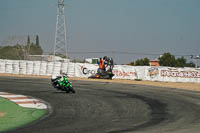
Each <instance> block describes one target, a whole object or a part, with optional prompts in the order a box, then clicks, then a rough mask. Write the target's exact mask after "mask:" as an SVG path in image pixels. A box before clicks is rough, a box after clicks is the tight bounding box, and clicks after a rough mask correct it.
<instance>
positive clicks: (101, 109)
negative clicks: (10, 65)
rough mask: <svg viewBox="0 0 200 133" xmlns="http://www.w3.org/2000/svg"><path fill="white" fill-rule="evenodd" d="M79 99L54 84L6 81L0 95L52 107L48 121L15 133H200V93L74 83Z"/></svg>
mask: <svg viewBox="0 0 200 133" xmlns="http://www.w3.org/2000/svg"><path fill="white" fill-rule="evenodd" d="M72 82H73V86H74V88H75V90H76V92H77V93H76V94H65V93H63V92H58V91H56V90H55V89H53V88H52V87H51V85H50V82H49V79H36V78H34V79H31V78H14V77H0V91H1V92H2V91H3V92H10V93H16V94H23V95H29V96H33V97H35V98H39V99H43V100H45V101H46V102H48V103H50V105H51V107H52V109H51V110H50V113H49V115H48V116H47V117H45V118H44V119H42V120H40V121H37V122H34V123H32V124H30V125H27V126H25V127H23V128H19V129H16V130H15V131H10V132H15V133H199V132H200V92H192V91H185V90H177V89H172V88H160V87H150V86H144V85H126V84H117V83H103V82H89V81H72Z"/></svg>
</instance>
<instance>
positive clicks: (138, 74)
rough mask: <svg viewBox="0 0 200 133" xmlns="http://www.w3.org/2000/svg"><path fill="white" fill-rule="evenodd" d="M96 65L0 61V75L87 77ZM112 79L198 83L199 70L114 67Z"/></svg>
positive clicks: (95, 69) (95, 70)
mask: <svg viewBox="0 0 200 133" xmlns="http://www.w3.org/2000/svg"><path fill="white" fill-rule="evenodd" d="M97 69H98V65H97V64H87V63H71V62H70V63H69V62H44V61H24V60H20V61H19V60H2V59H0V73H9V74H24V75H25V74H28V75H54V74H60V72H61V71H62V72H64V73H68V75H69V76H70V77H85V78H87V77H89V76H91V75H93V74H95V73H96V72H97ZM113 73H114V74H115V76H114V77H113V78H114V79H130V80H134V79H141V80H149V81H164V82H196V83H200V69H196V68H174V67H149V66H127V65H115V67H114V69H113Z"/></svg>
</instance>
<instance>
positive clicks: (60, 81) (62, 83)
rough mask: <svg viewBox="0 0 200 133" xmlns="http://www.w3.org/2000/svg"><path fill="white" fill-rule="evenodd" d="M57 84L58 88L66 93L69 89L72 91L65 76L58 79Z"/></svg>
mask: <svg viewBox="0 0 200 133" xmlns="http://www.w3.org/2000/svg"><path fill="white" fill-rule="evenodd" d="M58 84H59V85H60V86H62V87H63V88H64V90H65V91H66V92H67V93H69V92H70V89H73V88H72V84H71V83H70V82H69V80H68V78H67V77H66V76H63V77H60V78H59V79H58ZM73 93H74V92H73Z"/></svg>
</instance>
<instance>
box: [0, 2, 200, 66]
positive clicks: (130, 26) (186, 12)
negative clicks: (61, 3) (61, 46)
mask: <svg viewBox="0 0 200 133" xmlns="http://www.w3.org/2000/svg"><path fill="white" fill-rule="evenodd" d="M0 2H1V3H0V45H9V44H11V42H12V40H20V39H21V40H22V38H25V39H24V40H26V37H27V35H30V36H31V40H32V41H33V42H34V41H35V35H39V37H40V45H41V46H42V48H43V50H44V51H45V53H49V52H53V49H54V42H55V30H56V10H57V0H0ZM65 16H66V23H67V24H66V25H67V40H68V41H67V42H68V55H69V56H70V57H71V58H80V59H83V58H89V57H103V56H104V55H107V56H112V57H113V58H114V61H115V62H116V63H117V64H127V63H129V62H131V61H134V60H136V59H139V58H144V57H148V58H150V59H155V58H158V57H159V55H161V54H163V53H164V52H170V53H172V54H173V55H176V57H177V58H178V57H180V56H185V57H186V58H189V56H188V55H199V54H200V0H65ZM95 52H96V53H95Z"/></svg>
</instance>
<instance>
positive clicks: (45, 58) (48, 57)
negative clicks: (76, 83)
mask: <svg viewBox="0 0 200 133" xmlns="http://www.w3.org/2000/svg"><path fill="white" fill-rule="evenodd" d="M54 59H55V60H56V61H67V60H68V59H65V58H62V57H59V56H55V57H54V55H29V56H28V60H31V61H48V62H52V61H53V60H54Z"/></svg>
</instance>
